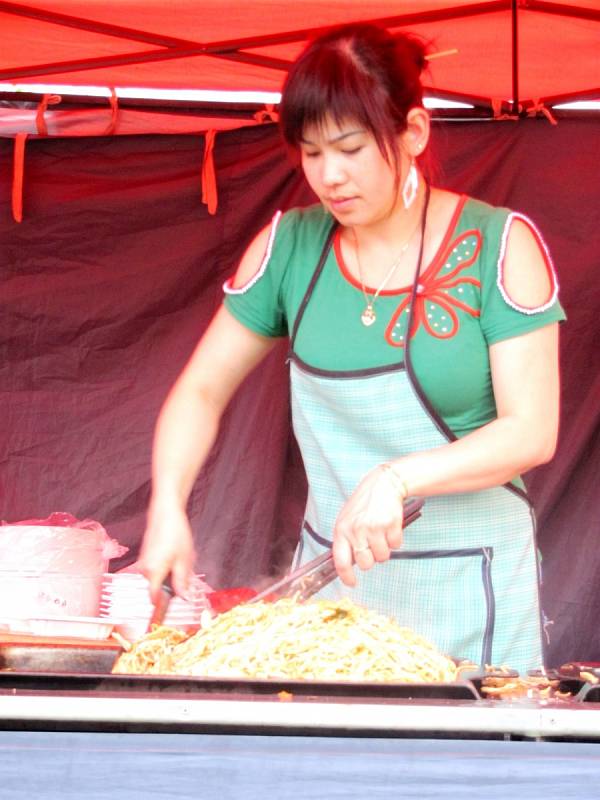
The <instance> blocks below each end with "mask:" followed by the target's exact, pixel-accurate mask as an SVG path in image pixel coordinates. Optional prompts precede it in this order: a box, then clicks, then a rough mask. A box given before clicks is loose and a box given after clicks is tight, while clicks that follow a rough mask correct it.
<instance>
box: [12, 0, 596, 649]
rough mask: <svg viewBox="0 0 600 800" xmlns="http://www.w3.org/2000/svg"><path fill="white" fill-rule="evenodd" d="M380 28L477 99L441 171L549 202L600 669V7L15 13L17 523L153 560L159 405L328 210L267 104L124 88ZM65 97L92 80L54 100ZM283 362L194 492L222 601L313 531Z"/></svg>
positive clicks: (562, 463) (231, 418)
mask: <svg viewBox="0 0 600 800" xmlns="http://www.w3.org/2000/svg"><path fill="white" fill-rule="evenodd" d="M361 19H377V20H380V21H384V22H386V24H388V26H390V27H393V28H401V27H402V28H408V29H410V30H411V31H414V32H416V33H419V34H421V35H422V36H423V37H424V38H425V39H426V40H428V41H429V42H430V46H431V51H432V54H434V55H435V54H439V56H440V57H439V58H433V59H432V60H431V61H430V69H429V71H428V74H427V76H426V84H427V86H428V94H429V96H430V97H432V96H437V97H442V98H446V99H451V100H455V101H464V102H466V103H468V104H469V106H470V107H468V108H466V109H461V108H458V109H452V110H444V111H437V110H436V111H434V112H433V113H434V116H435V117H436V118H439V119H440V120H443V123H442V124H436V125H435V126H434V137H433V138H434V141H433V147H432V149H433V151H434V153H435V159H436V162H437V168H436V169H435V171H436V172H437V180H438V182H439V183H441V184H442V185H446V186H448V187H449V188H456V189H459V190H462V191H467V192H468V193H470V194H474V195H476V196H479V197H481V198H482V199H486V200H488V201H490V202H493V203H496V204H502V205H509V206H512V207H515V208H517V209H519V210H521V211H524V212H525V213H529V214H530V215H531V216H532V217H533V218H534V219H535V220H536V222H537V223H538V224H539V225H540V227H541V228H542V229H543V231H544V232H545V234H546V237H547V239H548V241H549V244H550V248H551V251H552V253H553V255H554V259H555V262H556V264H557V267H558V271H559V276H560V280H561V283H562V300H563V304H564V305H565V306H566V309H567V313H568V315H569V322H568V323H567V325H565V326H564V334H563V337H562V338H563V354H562V359H563V362H562V363H563V381H564V385H565V391H564V397H563V423H562V437H561V444H560V447H559V454H558V456H557V458H556V459H555V460H554V462H552V464H550V465H548V466H547V467H544V468H542V469H539V470H536V471H535V472H534V473H533V474H532V475H531V476H528V485H529V488H530V490H531V492H532V494H533V497H534V500H535V501H536V505H537V509H538V516H539V519H540V548H541V550H542V553H543V565H544V576H545V589H544V591H545V605H546V609H547V612H548V613H549V615H550V616H551V617H552V618H553V619H554V636H553V637H552V640H551V651H550V660H551V661H552V662H554V663H555V662H556V661H558V660H561V659H562V660H567V659H571V658H575V657H579V658H595V659H596V660H600V634H599V633H598V630H597V624H596V623H597V618H598V613H599V612H600V596H599V594H598V591H597V587H598V584H599V581H598V577H599V576H598V573H599V572H600V559H598V558H596V557H595V556H594V553H595V550H596V546H597V545H596V539H597V530H598V500H597V490H596V488H595V487H596V484H597V475H598V470H599V469H600V464H599V463H598V453H599V447H598V427H599V426H598V418H599V409H598V403H597V397H598V376H597V370H596V368H595V366H594V364H595V361H594V359H595V357H596V356H595V349H594V348H595V337H594V331H598V322H597V318H598V307H599V306H600V303H599V301H598V286H599V284H598V281H597V278H596V275H595V270H596V267H597V252H598V229H599V227H600V225H599V224H600V220H599V219H598V209H599V208H600V196H599V188H598V181H597V132H598V123H597V115H596V114H594V113H593V112H592V113H591V114H590V112H579V116H578V117H576V118H572V114H573V112H561V111H560V110H558V109H556V107H555V106H556V104H558V103H559V102H566V101H574V100H584V99H588V100H589V99H598V98H600V89H599V81H598V76H599V75H600V71H599V70H598V58H599V56H598V53H599V52H600V48H599V47H598V43H599V42H600V8H599V3H598V2H595V1H594V0H578V1H575V2H571V1H570V2H560V3H558V2H557V3H551V2H537V1H536V0H528V1H524V0H523V1H522V2H516V1H515V0H513V2H510V0H508V1H505V0H500V1H498V2H496V1H492V0H490V1H489V2H469V0H454V1H453V0H446V2H442V1H441V0H421V2H391V1H383V0H380V1H378V2H368V1H367V0H363V2H359V0H343V1H340V2H338V1H337V0H327V2H325V1H324V0H297V1H296V2H294V3H290V2H289V0H285V1H284V0H262V2H261V1H260V0H236V1H234V2H229V0H228V1H227V2H219V0H206V1H204V2H191V0H176V1H174V2H170V3H165V2H164V1H163V0H160V1H159V0H151V1H150V2H148V0H145V1H144V2H135V1H134V0H86V1H85V2H84V1H83V0H80V1H79V2H78V1H77V0H56V2H51V1H50V0H37V2H35V4H34V5H29V4H25V3H7V2H0V30H1V31H2V35H1V37H0V48H1V50H0V54H1V59H0V83H1V84H2V85H1V86H0V244H1V245H2V251H3V253H4V260H3V267H2V269H3V278H4V280H3V292H2V295H1V299H0V319H1V320H2V327H1V329H0V348H1V352H2V354H3V358H2V360H1V361H0V386H1V387H2V393H1V395H0V396H1V398H2V400H1V402H2V404H3V407H2V411H1V413H0V485H1V486H2V493H1V494H0V516H1V517H2V518H3V519H5V520H8V521H14V520H17V519H23V518H28V517H32V516H39V517H42V516H46V515H47V514H49V513H50V512H51V511H56V510H65V511H69V512H71V513H73V514H75V515H77V516H79V517H86V516H87V517H93V518H95V519H98V520H100V521H101V522H102V523H103V524H105V526H106V527H107V528H108V529H109V532H110V533H111V535H113V536H114V537H116V538H118V539H119V540H120V541H122V542H123V543H124V544H127V545H129V546H130V547H131V552H130V554H129V556H128V558H129V560H133V559H134V557H135V554H136V551H137V546H138V545H139V541H140V538H141V534H142V532H143V526H144V512H145V507H146V503H147V500H148V495H149V475H150V468H149V459H150V447H151V437H152V427H153V423H154V420H155V417H156V414H157V411H158V408H159V406H160V403H161V402H162V400H163V398H164V396H165V394H166V392H167V389H168V387H169V385H170V383H171V382H172V380H173V379H174V377H175V375H176V374H177V372H178V371H179V369H180V368H181V366H182V365H183V363H184V361H185V360H186V358H187V356H188V355H189V353H190V351H191V349H192V347H193V346H194V343H195V342H196V340H197V338H198V335H199V334H200V332H201V331H202V329H203V327H204V325H205V324H206V323H207V321H208V319H209V318H210V316H211V314H212V312H213V310H214V308H215V306H216V305H217V303H218V302H219V300H220V297H221V291H220V286H221V284H222V282H223V280H224V278H225V277H226V276H227V275H229V274H230V273H231V271H232V270H233V269H234V267H235V264H236V261H237V259H238V258H239V256H240V254H241V252H242V250H243V247H244V245H245V243H246V242H247V241H248V238H249V237H250V236H251V235H252V234H253V233H254V232H255V231H256V230H258V228H259V227H260V226H262V225H263V224H265V223H266V222H267V221H268V219H269V218H270V216H271V215H272V213H273V212H274V211H275V210H276V209H277V208H281V207H283V208H287V207H290V206H292V205H294V204H304V203H308V202H311V201H312V197H311V195H310V192H309V191H308V189H307V187H306V186H305V184H304V183H303V181H302V178H301V176H300V175H299V174H298V173H297V172H296V171H295V170H294V168H293V167H292V165H290V164H289V162H288V160H287V158H286V153H285V150H284V148H283V147H282V145H281V143H280V141H279V138H278V134H277V130H276V126H275V125H274V124H272V122H271V120H272V113H273V109H268V108H267V109H265V101H262V100H248V99H244V100H243V101H242V100H240V99H239V98H236V99H235V101H234V102H230V103H224V102H222V101H216V100H214V99H207V98H206V97H204V98H203V99H201V100H195V101H193V102H192V101H189V100H185V101H176V100H173V99H171V100H169V101H166V100H154V101H152V100H148V99H140V98H125V97H123V96H120V94H121V93H122V90H125V89H128V88H129V89H131V88H135V87H141V88H145V89H154V90H158V89H172V90H181V89H193V90H199V89H201V90H214V89H219V90H228V91H241V90H254V91H269V92H277V90H278V89H279V87H280V85H281V81H282V77H283V75H284V74H285V68H286V65H287V63H289V61H290V60H291V59H293V57H294V56H295V55H296V54H297V52H298V51H299V49H300V48H301V47H302V45H303V43H304V42H305V40H306V38H307V37H308V36H309V35H310V34H311V33H312V32H313V31H314V30H315V29H318V28H321V27H323V26H327V25H330V24H334V23H339V22H348V21H352V20H361ZM455 51H456V52H455ZM56 83H58V84H65V85H71V86H80V87H81V90H80V91H79V90H75V94H74V95H67V94H66V93H61V98H62V99H61V98H52V97H51V94H52V90H50V89H48V88H37V87H36V86H35V85H37V84H44V85H45V86H48V85H49V84H56ZM14 84H18V85H19V87H21V88H19V89H18V90H17V89H16V88H15V86H14ZM23 86H25V88H23ZM29 86H31V90H28V88H27V87H29ZM90 86H93V87H107V89H108V91H106V98H104V99H102V98H101V99H98V98H97V97H93V96H92V93H91V90H90V89H88V88H86V87H90ZM111 92H112V95H111ZM133 94H136V93H135V92H134V93H133ZM55 101H57V102H55ZM53 103H55V104H54V105H53ZM267 105H269V103H267ZM274 111H276V109H275V110H274ZM582 113H587V114H588V116H587V117H583V118H582V116H581V114H582ZM550 117H552V118H557V119H558V120H559V121H558V124H557V125H553V124H551V120H550ZM455 120H459V121H460V124H458V123H457V124H454V121H455ZM492 120H496V121H492ZM467 121H468V124H467ZM446 123H447V124H446ZM236 128H241V129H240V130H236ZM214 131H219V133H217V135H216V139H215V136H214ZM207 132H210V133H208V134H207ZM114 134H129V135H127V136H115V135H114ZM142 134H143V135H142ZM211 176H212V177H211ZM21 179H22V180H21ZM201 186H202V188H203V190H204V191H203V193H202V191H201ZM216 190H218V197H217V191H216ZM202 199H203V200H204V203H202V202H201V200H202ZM217 200H218V202H217ZM207 206H208V208H207ZM21 207H22V213H21ZM15 217H16V218H21V219H22V222H21V223H20V224H18V223H17V222H16V221H15ZM283 354H284V353H283V352H281V351H280V352H278V353H275V354H274V355H273V357H270V358H269V359H268V360H267V362H266V363H265V364H264V365H263V366H262V367H261V370H260V372H259V373H258V374H257V375H255V376H252V377H251V378H250V379H249V382H248V383H247V385H246V386H245V387H243V389H242V391H241V392H240V394H239V397H238V398H237V399H236V401H235V403H234V404H233V405H232V408H231V409H230V410H229V411H228V413H227V415H226V418H225V420H224V424H223V430H222V436H221V439H220V441H219V444H218V446H217V447H216V448H215V452H214V453H213V455H212V456H211V459H210V461H209V463H208V464H207V466H206V469H205V470H204V472H203V474H202V476H201V477H200V479H199V481H198V484H197V487H196V489H195V491H194V494H193V496H192V499H191V503H190V514H191V520H192V524H193V527H194V530H195V531H197V532H198V537H199V540H201V548H200V549H201V555H202V559H203V560H202V563H201V565H200V566H201V568H202V569H203V570H206V572H207V575H208V578H209V581H210V582H212V583H214V584H215V585H217V586H226V585H232V584H235V583H248V582H251V581H253V580H255V579H256V578H257V576H259V575H260V574H264V573H265V572H268V571H270V570H272V569H273V568H274V566H281V565H282V564H284V563H285V561H286V559H287V558H288V557H289V553H290V548H291V547H292V546H293V540H294V537H295V535H296V532H297V529H298V528H297V523H298V519H297V517H298V514H299V512H300V510H301V507H302V495H303V475H302V470H301V467H300V465H299V463H298V460H297V453H296V451H295V449H294V447H293V444H291V443H290V439H289V436H288V434H289V425H288V415H287V404H286V402H285V400H286V392H287V381H286V376H285V371H284V369H283V367H282V361H283V359H282V358H281V356H282V355H283ZM596 363H597V361H596ZM582 553H583V554H587V553H591V554H592V556H591V557H590V558H583V559H582V558H581V554H582ZM122 563H124V562H120V563H117V564H116V565H115V566H119V565H122ZM549 630H552V628H549Z"/></svg>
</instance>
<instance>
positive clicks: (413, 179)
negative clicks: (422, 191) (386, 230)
mask: <svg viewBox="0 0 600 800" xmlns="http://www.w3.org/2000/svg"><path fill="white" fill-rule="evenodd" d="M418 188H419V175H418V173H417V168H416V166H415V161H414V159H413V160H412V162H411V165H410V168H409V170H408V175H407V176H406V180H405V181H404V186H403V187H402V202H403V203H404V208H407V209H408V208H410V207H411V206H412V204H413V203H414V202H415V198H416V196H417V190H418Z"/></svg>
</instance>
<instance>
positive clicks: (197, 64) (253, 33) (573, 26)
mask: <svg viewBox="0 0 600 800" xmlns="http://www.w3.org/2000/svg"><path fill="white" fill-rule="evenodd" d="M364 19H373V20H379V21H381V22H382V23H384V24H386V25H387V26H388V27H391V28H400V27H410V29H411V30H413V31H415V32H416V33H418V34H420V35H422V36H423V37H424V38H425V39H427V40H428V41H430V42H431V43H432V46H433V49H434V50H435V51H438V52H441V53H443V52H448V51H453V50H457V51H458V52H456V53H455V54H453V55H449V56H448V57H445V58H439V59H436V60H434V61H432V62H431V74H430V77H429V79H428V83H429V84H430V86H432V87H434V89H435V91H436V93H437V94H442V95H444V96H452V97H456V98H470V99H473V100H475V101H476V102H477V103H482V104H486V103H487V104H489V102H490V100H491V99H492V98H500V99H502V100H504V101H508V100H510V101H512V102H513V103H517V102H521V103H522V104H523V106H524V107H527V106H528V105H530V104H531V103H532V102H533V101H536V102H537V101H542V102H544V103H546V104H553V103H555V102H556V101H558V100H565V99H575V98H584V97H595V98H597V97H598V95H599V93H600V92H599V70H598V66H599V62H598V53H599V50H600V48H599V47H598V45H599V44H600V8H599V4H598V2H597V0H563V2H543V0H484V1H483V2H474V0H412V2H411V1H410V0H403V2H398V0H372V1H369V0H367V1H365V0H343V2H335V1H333V2H332V1H331V0H327V2H324V1H323V0H302V2H294V3H290V2H289V0H203V1H202V2H197V1H196V0H175V2H169V3H165V2H162V0H147V1H146V2H136V1H135V0H86V1H85V2H83V0H81V1H80V2H77V0H37V2H35V3H34V4H26V3H7V2H0V26H1V29H2V63H1V65H0V67H1V68H0V81H12V82H17V81H18V82H20V83H32V82H37V83H42V82H46V83H47V82H49V81H54V82H58V83H65V84H76V85H89V84H93V85H100V86H108V87H117V86H118V87H127V86H138V87H156V88H163V89H165V88H166V89H185V88H192V89H225V90H248V89H251V90H267V91H277V90H278V89H279V87H280V85H281V79H282V74H283V71H284V70H285V69H286V67H287V65H288V64H289V62H290V61H291V60H292V59H293V58H294V57H295V56H296V55H297V53H298V52H299V50H300V48H301V47H302V46H303V44H304V42H305V40H306V38H307V37H308V36H310V35H311V34H312V33H313V32H314V31H315V29H319V28H322V27H325V26H328V25H332V24H337V23H341V22H350V21H355V20H364Z"/></svg>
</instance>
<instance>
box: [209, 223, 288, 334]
mask: <svg viewBox="0 0 600 800" xmlns="http://www.w3.org/2000/svg"><path fill="white" fill-rule="evenodd" d="M291 216H292V215H290V214H285V215H282V214H281V212H280V211H278V212H277V213H276V214H275V216H274V217H273V219H272V221H271V225H270V226H269V227H268V228H267V229H265V230H263V231H261V233H259V234H258V236H257V237H256V238H255V239H254V241H253V242H252V243H251V244H250V246H249V247H248V249H247V251H246V253H245V254H244V257H243V258H242V261H241V263H240V265H239V267H238V270H237V272H236V274H235V275H234V276H233V277H232V278H229V279H228V280H227V281H226V282H225V284H224V286H223V290H224V292H225V300H224V303H225V306H226V308H227V310H228V311H229V312H230V313H231V314H233V316H234V317H235V318H236V319H237V320H238V322H241V323H242V324H243V325H245V326H246V327H247V328H250V330H253V331H254V332H255V333H259V334H261V335H263V336H271V337H277V336H285V335H286V334H287V323H286V319H285V315H284V311H283V307H282V303H281V291H280V289H281V282H282V280H283V276H284V273H285V268H286V264H287V257H288V254H287V253H286V250H287V247H286V242H285V240H286V239H287V238H288V236H289V234H290V230H289V229H290V227H293V225H292V222H293V220H292V218H291Z"/></svg>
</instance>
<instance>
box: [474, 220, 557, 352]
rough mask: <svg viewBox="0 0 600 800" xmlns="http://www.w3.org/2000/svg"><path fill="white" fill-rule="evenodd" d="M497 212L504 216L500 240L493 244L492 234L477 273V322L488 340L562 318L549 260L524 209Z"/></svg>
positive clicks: (510, 335)
mask: <svg viewBox="0 0 600 800" xmlns="http://www.w3.org/2000/svg"><path fill="white" fill-rule="evenodd" d="M496 213H497V214H502V215H503V217H504V218H503V219H501V220H500V222H501V227H500V237H499V242H498V239H496V242H497V244H494V243H493V238H494V237H492V241H491V242H489V245H490V247H491V250H490V251H488V254H487V258H486V259H485V263H484V273H483V275H482V308H481V325H482V328H483V331H484V334H485V336H486V339H487V341H488V344H493V343H494V342H498V341H502V340H503V339H509V338H511V337H513V336H519V335H521V334H524V333H528V332H529V331H532V330H536V329H537V328H541V327H543V326H544V325H549V324H550V323H552V322H561V321H562V320H564V319H565V313H564V311H563V309H562V307H561V305H560V303H559V302H558V280H557V277H556V272H555V269H554V264H553V263H552V258H551V256H550V252H549V250H548V247H547V246H546V243H545V242H544V240H543V238H542V235H541V234H540V232H539V230H538V229H537V227H536V226H535V225H534V223H533V222H532V221H531V220H530V219H528V218H527V217H526V216H524V215H523V214H518V213H515V212H507V211H506V210H505V209H498V210H497V212H496ZM496 221H498V220H496ZM494 251H495V252H494Z"/></svg>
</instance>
